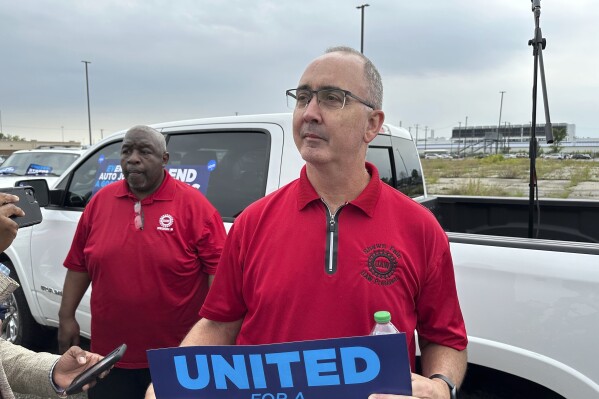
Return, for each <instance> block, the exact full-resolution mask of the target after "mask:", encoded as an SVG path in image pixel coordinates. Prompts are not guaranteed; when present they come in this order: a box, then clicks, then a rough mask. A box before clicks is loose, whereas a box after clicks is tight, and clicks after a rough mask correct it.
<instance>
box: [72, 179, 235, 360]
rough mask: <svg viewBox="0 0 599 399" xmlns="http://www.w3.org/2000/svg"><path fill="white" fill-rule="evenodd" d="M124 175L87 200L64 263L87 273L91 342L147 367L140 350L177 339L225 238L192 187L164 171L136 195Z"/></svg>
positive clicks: (193, 318)
mask: <svg viewBox="0 0 599 399" xmlns="http://www.w3.org/2000/svg"><path fill="white" fill-rule="evenodd" d="M136 201H137V199H136V197H135V196H134V195H133V194H132V193H131V191H130V190H129V187H128V185H127V183H126V181H125V180H122V181H119V182H115V183H112V184H110V185H108V186H106V187H105V188H103V189H101V190H100V191H99V192H98V193H97V194H96V195H94V197H93V198H92V199H91V201H90V202H89V204H88V205H87V207H86V208H85V211H84V212H83V215H82V216H81V220H80V221H79V225H78V226H77V231H76V233H75V237H74V239H73V243H72V245H71V249H70V251H69V254H68V255H67V258H66V260H65V262H64V265H65V267H67V268H69V269H71V270H74V271H78V272H87V273H89V275H90V278H91V280H92V295H91V313H92V326H91V330H92V331H91V332H92V338H93V339H92V341H91V343H92V347H91V350H92V351H94V352H97V353H100V354H102V355H106V354H108V353H109V352H110V351H112V350H113V349H114V348H116V347H117V346H118V345H120V344H122V343H126V344H127V347H128V348H127V352H126V353H125V356H124V358H123V360H122V361H121V362H119V363H118V366H119V367H123V368H144V367H147V359H146V350H147V349H151V348H163V347H170V346H178V345H179V343H180V342H181V340H182V339H183V338H184V337H185V335H186V334H187V332H188V331H189V329H190V328H191V327H192V326H193V325H194V324H195V322H197V320H198V311H199V309H200V306H201V305H202V303H203V301H204V298H205V297H206V293H207V292H208V275H209V274H214V273H215V271H216V265H217V263H218V259H219V256H220V253H221V251H222V247H223V244H224V240H225V237H226V233H225V229H224V226H223V222H222V219H221V217H220V215H219V214H218V212H217V211H216V209H215V208H214V207H213V206H212V205H211V204H210V203H209V202H208V200H207V199H206V198H205V197H204V195H202V194H201V193H200V192H199V191H198V190H196V189H194V188H192V187H190V186H189V185H187V184H185V183H182V182H180V181H178V180H175V179H173V178H172V177H171V176H170V175H169V174H168V173H165V174H164V181H163V182H162V185H161V186H160V187H159V188H158V190H157V191H156V192H154V193H153V194H152V195H150V196H149V197H147V198H144V199H143V201H142V212H143V216H144V228H143V230H138V229H136V228H135V224H134V218H135V212H134V210H133V205H134V203H135V202H136Z"/></svg>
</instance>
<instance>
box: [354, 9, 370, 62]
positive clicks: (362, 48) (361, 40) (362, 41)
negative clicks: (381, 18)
mask: <svg viewBox="0 0 599 399" xmlns="http://www.w3.org/2000/svg"><path fill="white" fill-rule="evenodd" d="M368 6H369V4H362V5H361V6H357V7H356V8H360V9H361V10H362V29H361V31H360V33H361V34H360V37H361V39H360V53H362V54H364V7H368Z"/></svg>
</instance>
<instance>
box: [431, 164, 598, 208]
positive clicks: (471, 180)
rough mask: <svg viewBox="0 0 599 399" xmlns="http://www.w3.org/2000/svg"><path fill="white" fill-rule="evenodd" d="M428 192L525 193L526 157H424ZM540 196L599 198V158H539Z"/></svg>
mask: <svg viewBox="0 0 599 399" xmlns="http://www.w3.org/2000/svg"><path fill="white" fill-rule="evenodd" d="M422 167H423V169H424V176H425V180H426V184H427V188H428V193H429V194H433V195H434V194H439V195H441V194H446V195H483V196H487V195H488V196H502V197H528V196H529V181H530V172H529V170H530V162H529V160H527V159H506V160H503V159H502V158H501V157H497V158H494V157H490V158H485V159H465V160H445V159H439V160H438V159H434V160H430V159H423V160H422ZM536 167H537V179H538V183H537V187H538V190H539V197H540V198H543V197H549V198H577V199H599V160H595V161H577V160H566V161H561V160H546V159H542V160H539V161H538V162H537V164H536Z"/></svg>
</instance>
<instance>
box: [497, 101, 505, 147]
mask: <svg viewBox="0 0 599 399" xmlns="http://www.w3.org/2000/svg"><path fill="white" fill-rule="evenodd" d="M500 93H501V103H500V104H499V123H498V124H497V137H496V138H495V154H497V147H498V146H499V130H500V129H501V111H502V109H503V93H505V91H500Z"/></svg>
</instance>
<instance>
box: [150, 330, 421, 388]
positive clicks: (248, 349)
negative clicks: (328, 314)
mask: <svg viewBox="0 0 599 399" xmlns="http://www.w3.org/2000/svg"><path fill="white" fill-rule="evenodd" d="M147 353H148V361H149V363H150V372H151V374H152V382H153V384H154V390H155V393H156V397H157V398H158V399H191V398H194V399H323V398H343V399H367V398H368V395H370V394H372V393H388V394H398V395H408V396H409V395H411V394H412V386H411V377H410V361H409V358H408V352H407V345H406V336H405V334H403V333H401V334H388V335H376V336H365V337H352V338H337V339H327V340H314V341H302V342H290V343H282V344H272V345H248V346H241V345H239V346H236V345H232V346H190V347H179V348H166V349H154V350H149V351H148V352H147Z"/></svg>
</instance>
